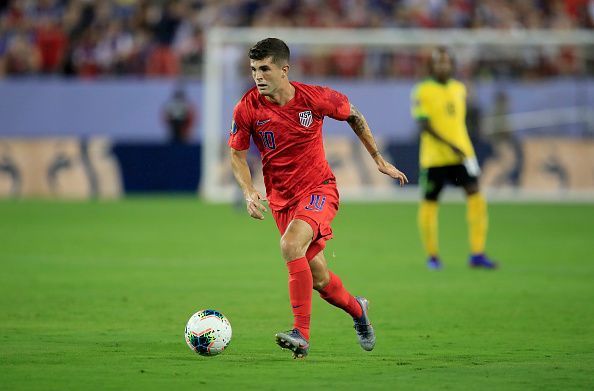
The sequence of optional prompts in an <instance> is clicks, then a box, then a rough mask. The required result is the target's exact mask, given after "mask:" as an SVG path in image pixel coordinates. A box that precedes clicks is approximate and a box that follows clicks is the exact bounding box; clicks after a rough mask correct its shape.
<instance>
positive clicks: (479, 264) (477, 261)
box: [468, 254, 497, 269]
mask: <svg viewBox="0 0 594 391" xmlns="http://www.w3.org/2000/svg"><path fill="white" fill-rule="evenodd" d="M468 264H469V266H470V267H471V268H474V269H497V262H494V261H492V260H490V259H489V258H488V257H487V256H486V255H485V254H475V255H471V256H470V260H469V261H468Z"/></svg>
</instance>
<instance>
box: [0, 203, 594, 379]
mask: <svg viewBox="0 0 594 391" xmlns="http://www.w3.org/2000/svg"><path fill="white" fill-rule="evenodd" d="M490 216H491V230H490V237H489V242H488V250H489V253H490V254H492V255H493V256H494V257H495V258H497V259H499V260H500V261H501V264H502V267H501V269H500V270H498V271H494V272H489V271H482V270H470V269H469V268H468V267H467V266H466V261H467V240H466V224H465V207H464V205H463V204H445V205H443V206H442V207H441V210H440V232H441V236H440V242H441V247H442V255H443V261H444V262H445V269H444V270H443V271H440V272H434V271H429V270H427V269H426V267H425V262H424V261H425V259H424V256H423V253H422V250H421V246H420V244H419V240H418V235H417V228H416V204H411V203H408V204H407V203H405V204H343V205H342V206H341V211H340V213H339V214H338V217H337V218H336V220H335V224H334V231H335V239H334V240H332V241H331V242H329V244H328V248H327V250H326V256H327V258H328V260H329V264H330V267H331V269H333V270H334V271H335V272H336V273H337V274H339V275H340V276H341V277H342V279H343V281H344V283H345V285H346V286H347V288H348V289H349V290H350V291H351V292H352V293H354V294H363V295H365V296H367V297H368V298H369V300H370V301H371V312H370V315H371V319H372V321H373V323H374V326H375V328H376V332H377V345H376V348H375V350H374V351H373V352H364V351H363V350H361V349H360V347H359V346H358V344H357V342H356V338H355V334H354V331H353V329H352V322H351V320H350V319H349V317H348V316H347V315H346V314H345V313H343V312H342V311H340V310H339V309H337V308H334V307H331V306H329V305H328V304H326V303H325V302H324V301H323V300H321V299H320V298H319V297H318V295H317V294H316V293H314V303H313V314H312V339H311V346H312V348H311V351H310V356H309V357H308V358H307V359H306V360H292V359H291V358H290V354H289V353H288V352H287V351H281V350H280V349H279V348H278V347H277V346H276V345H275V344H274V337H273V336H274V333H275V332H277V331H280V330H284V329H288V328H289V326H290V325H291V323H290V321H291V312H290V307H289V304H288V292H287V284H286V280H287V276H286V268H285V266H284V264H283V262H282V260H281V257H280V253H279V249H278V233H277V231H276V227H275V226H274V222H273V220H272V219H271V216H270V215H269V214H268V215H267V218H266V220H265V221H262V222H260V221H256V220H253V219H250V218H249V217H248V216H247V214H245V213H243V212H237V211H235V210H233V209H232V208H231V207H230V206H226V205H219V206H212V205H206V204H204V203H201V202H200V201H198V200H196V199H193V198H134V199H128V200H124V201H117V202H72V203H66V202H43V201H3V202H0V243H1V245H0V268H1V273H0V309H1V315H0V319H1V320H0V389H2V390H19V389H23V390H24V389H38V390H65V389H85V390H88V389H104V390H135V389H138V390H147V389H160V390H163V389H170V390H177V389H215V387H216V389H219V390H222V389H233V390H240V389H258V390H279V389H282V390H292V389H296V390H313V389H340V390H350V389H356V390H363V389H365V390H367V389H404V390H411V389H419V390H433V389H481V390H484V389H493V390H510V389H522V390H524V389H533V390H546V389H549V390H560V389H592V388H594V254H593V253H594V223H593V221H594V205H592V204H589V205H588V204H576V205H557V204H493V205H491V206H490ZM209 307H210V308H214V309H217V310H220V311H222V312H223V313H224V314H225V315H226V316H227V317H228V318H229V319H230V321H231V324H232V326H233V332H234V333H233V340H232V342H231V345H230V346H229V348H228V350H227V351H226V352H224V354H222V355H220V356H218V357H213V358H205V357H200V356H197V355H195V354H194V353H192V352H191V351H190V350H189V349H188V347H187V346H186V344H185V341H184V338H183V330H184V326H185V322H186V321H187V319H188V318H189V317H190V315H191V314H192V313H193V312H195V311H197V310H199V309H202V308H209Z"/></svg>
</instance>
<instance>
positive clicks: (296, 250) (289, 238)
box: [280, 219, 314, 258]
mask: <svg viewBox="0 0 594 391" xmlns="http://www.w3.org/2000/svg"><path fill="white" fill-rule="evenodd" d="M313 234H314V231H313V229H312V227H311V226H310V225H309V224H308V223H307V222H305V221H303V220H299V219H293V220H291V222H290V223H289V226H288V227H287V230H286V231H285V233H284V234H283V236H282V237H281V242H280V245H281V251H282V252H283V255H284V256H285V257H286V258H287V257H288V258H297V257H302V256H305V252H306V250H307V248H308V247H309V245H310V243H311V241H312V239H313Z"/></svg>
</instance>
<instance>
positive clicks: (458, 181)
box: [447, 164, 479, 195]
mask: <svg viewBox="0 0 594 391" xmlns="http://www.w3.org/2000/svg"><path fill="white" fill-rule="evenodd" d="M447 175H448V179H449V180H450V182H452V183H453V184H454V185H455V186H457V187H461V188H462V189H464V192H465V193H466V195H472V194H475V193H477V192H478V191H479V183H478V178H477V177H476V176H473V175H470V174H469V173H468V170H466V167H464V165H462V164H460V165H455V166H450V167H448V172H447Z"/></svg>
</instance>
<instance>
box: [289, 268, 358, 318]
mask: <svg viewBox="0 0 594 391" xmlns="http://www.w3.org/2000/svg"><path fill="white" fill-rule="evenodd" d="M329 273H330V282H329V283H328V285H326V286H325V287H324V289H322V290H321V291H320V297H321V298H322V299H324V300H326V301H327V302H328V303H330V304H332V305H333V306H336V307H338V308H342V309H343V310H345V311H346V312H348V313H349V315H351V316H352V317H353V318H360V317H361V315H363V310H362V309H361V306H360V305H359V302H358V301H357V300H355V298H354V297H353V295H351V294H350V293H349V291H347V290H346V289H345V288H344V286H343V285H342V281H341V280H340V278H339V277H338V276H337V275H336V274H334V273H332V272H331V271H330V272H329ZM293 311H294V310H293Z"/></svg>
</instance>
